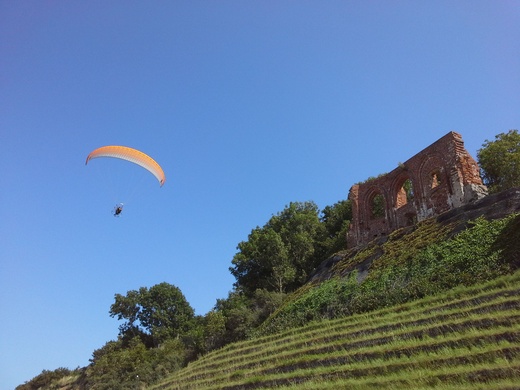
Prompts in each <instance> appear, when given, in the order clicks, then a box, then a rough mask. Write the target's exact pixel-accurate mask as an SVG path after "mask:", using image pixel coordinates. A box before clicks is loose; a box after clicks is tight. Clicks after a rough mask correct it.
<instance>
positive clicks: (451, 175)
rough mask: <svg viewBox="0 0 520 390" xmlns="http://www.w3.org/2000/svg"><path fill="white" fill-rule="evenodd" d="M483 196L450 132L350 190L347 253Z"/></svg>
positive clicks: (473, 168)
mask: <svg viewBox="0 0 520 390" xmlns="http://www.w3.org/2000/svg"><path fill="white" fill-rule="evenodd" d="M486 195H487V188H486V186H484V185H483V183H482V179H481V177H480V172H479V167H478V164H477V162H476V161H475V160H474V159H473V157H471V156H470V154H469V153H468V152H467V151H466V149H465V148H464V142H463V141H462V136H461V135H460V134H458V133H455V132H449V133H448V134H446V135H445V136H444V137H442V138H440V139H439V140H437V141H436V142H434V143H433V144H431V145H430V146H428V147H427V148H426V149H424V150H422V151H421V152H419V153H417V154H416V155H415V156H413V157H412V158H410V159H409V160H407V161H406V162H405V163H403V164H399V166H398V167H397V168H396V169H394V170H393V171H391V172H390V173H388V174H386V175H383V176H380V177H378V178H376V179H371V180H369V181H367V182H365V183H361V184H355V185H353V186H352V187H351V188H350V191H349V196H348V198H349V199H350V201H351V202H352V222H351V225H350V230H349V232H348V234H347V244H348V247H349V248H353V247H355V246H358V245H362V244H366V243H368V242H370V241H372V240H373V239H374V238H377V237H379V236H383V235H387V234H389V233H391V232H392V231H394V230H396V229H399V228H402V227H405V226H410V225H413V224H414V223H416V222H420V221H422V220H424V219H426V218H429V217H432V216H435V215H439V214H441V213H443V212H445V211H448V210H451V209H453V208H456V207H460V206H462V205H465V204H467V203H470V202H474V201H476V200H478V199H481V198H483V197H484V196H486Z"/></svg>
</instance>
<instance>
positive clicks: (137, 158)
mask: <svg viewBox="0 0 520 390" xmlns="http://www.w3.org/2000/svg"><path fill="white" fill-rule="evenodd" d="M99 157H112V158H118V159H121V160H126V161H130V162H132V163H134V164H137V165H139V166H141V167H143V168H144V169H146V170H147V171H149V172H150V173H151V174H152V175H154V176H155V177H156V178H157V180H158V181H159V184H160V186H161V187H162V186H163V184H164V182H165V181H166V176H165V175H164V171H163V169H162V168H161V166H160V165H159V164H158V163H157V162H156V161H155V160H154V159H153V158H151V157H150V156H148V155H147V154H145V153H143V152H141V151H139V150H137V149H133V148H129V147H127V146H119V145H110V146H102V147H100V148H98V149H95V150H93V151H92V152H91V153H90V154H89V155H88V156H87V161H85V165H86V164H88V162H89V161H90V160H92V159H94V158H99Z"/></svg>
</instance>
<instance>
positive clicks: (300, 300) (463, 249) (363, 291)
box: [258, 215, 520, 334]
mask: <svg viewBox="0 0 520 390" xmlns="http://www.w3.org/2000/svg"><path fill="white" fill-rule="evenodd" d="M432 228H434V229H435V226H432ZM426 233H427V232H426ZM397 242H399V243H400V244H399V245H400V247H399V248H395V244H396V243H397ZM417 243H420V237H410V238H409V239H407V240H397V241H395V242H388V243H387V244H385V245H388V247H387V248H385V245H383V248H382V250H383V252H385V251H386V253H387V255H386V256H385V255H383V256H381V257H380V258H379V259H378V260H377V262H374V263H373V264H372V267H371V272H370V273H369V274H368V276H367V277H366V279H364V280H363V281H362V282H361V283H360V282H359V281H358V275H357V272H356V271H353V272H351V273H350V275H349V276H348V277H346V278H340V277H336V278H332V279H330V280H328V281H326V282H323V283H321V284H319V285H318V286H314V287H310V286H309V287H308V288H307V289H303V291H301V293H300V294H299V295H296V296H295V297H294V298H293V299H292V300H291V301H290V302H287V303H286V305H284V306H283V308H281V309H280V310H279V311H278V312H277V313H275V315H273V316H271V317H270V318H269V319H268V320H267V321H266V322H264V324H263V325H262V327H261V329H260V331H259V332H258V333H259V334H270V333H275V332H279V331H281V330H284V329H287V328H291V327H297V326H301V325H303V324H305V323H307V322H309V321H314V320H319V319H324V318H332V317H338V316H343V315H351V314H353V313H362V312H367V311H371V310H374V309H379V308H383V307H388V306H392V305H395V304H400V303H403V302H408V301H410V300H413V299H417V298H421V297H424V296H427V295H434V294H437V293H440V292H442V291H446V290H448V289H450V288H453V287H455V286H459V285H466V286H467V285H472V284H475V283H481V282H484V281H487V280H491V279H493V278H496V277H497V276H499V275H504V274H508V273H510V272H511V271H512V270H514V269H516V268H518V267H520V259H519V258H520V255H519V253H520V215H511V216H509V217H507V218H504V219H501V220H495V221H488V220H486V219H484V218H478V219H477V220H475V221H474V222H472V226H471V227H470V228H468V229H466V230H464V231H462V232H461V233H459V234H458V235H456V236H455V237H453V238H451V239H448V240H438V241H437V242H435V243H431V244H429V245H427V246H425V247H424V248H422V249H420V250H417V248H415V247H414V245H416V244H417ZM392 245H394V247H393V248H391V246H392ZM396 250H398V251H399V253H400V255H399V256H395V251H396Z"/></svg>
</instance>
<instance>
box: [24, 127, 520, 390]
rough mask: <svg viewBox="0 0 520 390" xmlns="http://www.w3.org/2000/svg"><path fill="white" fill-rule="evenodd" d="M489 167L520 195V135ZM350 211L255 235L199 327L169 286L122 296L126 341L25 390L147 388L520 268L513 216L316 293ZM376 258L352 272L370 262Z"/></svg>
mask: <svg viewBox="0 0 520 390" xmlns="http://www.w3.org/2000/svg"><path fill="white" fill-rule="evenodd" d="M478 158H479V165H480V167H481V171H482V175H483V178H484V182H485V184H486V185H488V186H489V187H490V190H491V192H497V191H501V190H504V189H507V188H510V187H513V186H520V135H519V134H518V132H517V131H516V130H511V131H509V132H508V133H506V134H504V133H502V134H499V135H497V136H496V140H495V141H494V142H490V141H486V143H485V144H484V145H483V148H482V149H480V150H479V152H478ZM407 196H413V189H411V188H410V189H407ZM351 207H352V206H351V203H350V201H348V200H344V201H340V202H338V203H336V204H334V205H332V206H327V207H325V208H324V209H323V210H322V211H321V212H320V210H319V209H318V207H317V206H316V204H315V203H313V202H293V203H290V204H289V205H288V206H286V207H285V208H284V210H283V211H281V212H279V213H277V214H276V215H273V216H272V217H271V218H270V219H269V220H268V222H267V223H266V224H265V225H264V226H263V227H256V228H255V229H253V230H252V231H251V233H250V234H249V236H248V239H247V240H246V241H243V242H240V243H239V244H238V246H237V249H238V252H237V253H236V255H235V256H234V257H233V260H232V267H230V272H231V273H232V275H233V276H234V277H235V279H236V282H235V284H234V289H233V290H232V291H231V292H230V293H229V295H228V297H227V298H225V299H218V300H217V303H216V305H215V307H214V309H213V310H211V311H210V312H208V313H207V314H206V315H204V316H195V315H194V311H193V309H192V308H191V306H190V305H189V303H188V302H187V301H186V299H185V297H184V295H183V294H182V292H181V291H180V290H179V289H178V288H177V287H175V286H172V285H170V284H168V283H161V284H158V285H155V286H152V287H151V288H146V287H141V288H140V289H138V290H131V291H128V292H127V294H126V295H121V294H116V295H115V302H114V304H113V305H112V306H111V307H110V312H109V313H110V315H111V316H112V317H116V318H117V319H119V320H122V321H123V323H122V324H121V326H120V327H119V336H118V338H117V340H115V341H109V342H107V343H106V344H105V345H104V346H103V347H101V348H100V349H98V350H96V351H94V352H93V357H92V359H91V364H90V365H89V366H88V367H86V368H85V369H77V370H74V371H71V370H68V369H64V368H59V369H57V370H54V371H46V370H44V371H43V372H42V373H41V374H40V375H38V376H36V377H35V378H33V379H32V380H31V381H28V382H26V383H25V384H24V385H20V386H18V387H17V390H33V389H34V390H36V389H51V388H57V387H56V386H58V385H57V383H59V382H60V381H63V380H64V378H66V377H73V378H74V377H75V378H77V379H76V385H77V387H75V388H78V389H80V388H81V389H116V390H117V389H128V388H140V387H141V386H146V385H149V384H151V383H154V382H156V381H158V380H159V379H160V378H162V377H164V376H166V375H168V374H169V373H171V372H173V371H175V370H178V369H179V368H181V367H183V366H185V365H186V364H187V362H189V361H191V360H194V359H196V358H197V357H198V356H199V355H201V354H205V353H207V352H209V351H212V350H214V349H216V348H220V347H222V346H224V345H226V344H228V343H231V342H234V341H239V340H243V339H246V338H250V337H253V336H255V335H258V334H269V333H273V332H277V331H280V330H282V329H287V328H290V327H295V326H300V325H302V324H305V323H307V322H309V321H313V320H318V319H322V318H332V317H337V316H343V315H349V314H352V313H359V312H366V311H370V310H373V309H377V308H381V307H387V306H390V305H393V304H396V303H402V302H405V301H408V300H412V299H416V298H420V297H423V296H426V295H431V294H435V293H437V292H440V291H444V290H446V289H449V288H451V287H454V286H457V285H461V284H462V285H469V284H473V283H479V282H482V281H485V280H489V279H492V278H494V277H496V276H498V275H501V274H504V273H507V272H510V271H511V269H514V268H519V267H520V259H519V257H520V255H519V253H520V216H511V217H509V218H505V219H503V220H500V221H493V222H490V221H486V220H484V219H478V220H477V221H475V222H474V225H473V226H472V227H471V228H470V229H468V230H465V231H463V232H462V233H460V234H459V235H457V236H455V237H453V238H451V239H449V240H445V239H444V238H445V237H444V236H443V232H442V229H440V228H439V229H437V228H435V227H433V228H432V229H430V231H428V232H426V233H424V235H423V236H420V234H421V229H422V228H421V227H418V228H417V233H416V235H419V236H420V237H419V239H418V240H416V239H415V238H412V239H411V238H407V240H399V239H398V238H399V233H398V232H397V233H396V234H394V235H393V236H394V239H392V238H390V240H389V241H388V243H386V244H385V247H384V248H383V256H380V257H379V258H378V259H377V261H375V262H374V263H373V264H372V266H371V268H370V273H369V274H368V276H363V277H361V275H358V274H357V273H356V272H355V271H354V272H350V273H349V274H348V276H347V277H344V276H343V277H339V275H340V274H341V273H339V274H338V277H336V278H332V279H330V280H328V281H326V282H323V283H321V284H319V285H317V286H311V285H305V286H304V283H305V282H306V280H307V279H308V277H309V275H310V274H311V273H312V272H313V271H314V270H315V269H316V267H317V266H318V265H319V264H320V263H322V262H323V261H324V260H326V259H328V258H329V257H330V256H332V255H333V254H335V253H338V252H340V251H343V250H345V249H346V232H347V231H348V228H349V224H350V221H351V219H352V208H351ZM422 226H423V227H424V226H427V224H423V225H422ZM441 238H442V239H441ZM373 249H374V248H368V249H366V250H365V252H362V253H358V254H357V255H356V257H355V258H354V259H352V261H351V262H352V263H354V262H356V261H359V260H360V259H361V258H362V257H363V256H366V258H370V257H371V256H373V255H374V253H369V252H370V250H373ZM350 265H351V264H350ZM342 275H344V273H343V274H342ZM302 286H303V287H302Z"/></svg>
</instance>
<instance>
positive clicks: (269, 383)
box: [152, 189, 520, 390]
mask: <svg viewBox="0 0 520 390" xmlns="http://www.w3.org/2000/svg"><path fill="white" fill-rule="evenodd" d="M519 211H520V190H519V189H512V190H509V191H506V192H503V193H500V194H496V195H492V196H488V197H486V198H484V199H482V200H481V201H479V202H476V203H473V204H469V205H466V206H464V207H461V208H458V209H454V210H451V211H449V212H446V213H444V214H442V215H440V216H438V217H436V218H431V219H429V220H427V221H424V222H423V223H420V224H417V225H416V226H413V227H410V228H405V229H401V230H399V231H396V232H394V233H393V234H391V235H390V236H387V237H380V238H379V239H377V240H375V241H373V242H371V243H370V244H368V245H366V246H364V247H360V248H355V249H353V250H349V251H344V252H341V253H338V254H337V255H335V256H334V257H333V258H331V259H329V260H328V261H326V262H324V263H323V264H322V266H321V267H320V268H319V269H318V270H317V271H316V272H315V274H314V275H313V276H312V278H311V280H310V281H309V283H308V284H307V285H305V286H304V287H302V288H301V289H300V290H299V291H297V292H296V293H295V294H293V295H292V296H291V297H290V298H289V299H288V300H287V301H286V302H285V304H284V306H283V307H282V308H280V309H279V310H278V311H277V312H276V313H274V314H273V315H272V316H271V317H270V318H269V319H268V320H267V321H266V322H265V323H264V325H263V327H262V328H261V329H260V330H259V332H258V334H259V335H260V336H259V337H257V338H255V339H252V340H249V341H245V342H241V343H236V344H231V345H228V346H226V347H224V348H222V349H221V350H218V351H215V352H212V353H210V354H208V355H207V356H204V357H202V358H201V359H199V360H197V361H195V362H193V363H191V364H190V365H189V366H188V367H187V368H185V369H183V370H181V371H179V372H178V373H176V374H174V375H172V376H170V377H169V378H168V379H167V380H165V381H163V382H162V383H160V384H158V385H157V386H155V387H152V388H153V389H156V390H158V389H259V388H309V389H333V388H334V389H335V388H349V389H356V388H359V389H367V388H410V389H419V388H443V389H445V388H455V387H457V388H460V389H464V388H467V389H475V388H483V389H484V388H485V389H498V388H500V389H518V388H519V387H518V385H517V383H520V294H519V293H520V271H516V272H515V270H517V269H518V268H519V267H520V216H519V215H518V214H516V213H518V212H519ZM511 273H512V274H511ZM508 274H509V275H508ZM500 275H506V276H500ZM403 302H404V303H403ZM335 316H343V317H341V318H338V319H332V320H323V318H329V317H330V318H333V317H335ZM305 324H307V325H305ZM302 325H304V326H302ZM262 335H263V336H262Z"/></svg>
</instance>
